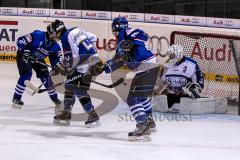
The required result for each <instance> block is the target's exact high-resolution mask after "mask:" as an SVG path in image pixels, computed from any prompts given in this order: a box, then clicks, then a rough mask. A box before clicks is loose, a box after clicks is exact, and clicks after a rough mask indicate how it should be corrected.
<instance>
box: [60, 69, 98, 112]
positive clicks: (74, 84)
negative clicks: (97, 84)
mask: <svg viewBox="0 0 240 160" xmlns="http://www.w3.org/2000/svg"><path fill="white" fill-rule="evenodd" d="M80 74H81V73H78V72H77V70H76V71H75V72H74V73H73V74H72V75H71V76H68V77H67V79H72V78H73V77H76V76H77V75H80ZM90 79H91V78H90ZM90 83H91V82H90V81H88V82H87V81H86V80H83V79H82V78H78V79H76V80H74V81H71V82H69V83H67V84H65V92H64V109H65V110H71V109H72V107H73V105H74V103H75V96H76V97H77V98H78V100H79V102H80V103H81V105H82V107H83V109H84V111H85V112H87V113H90V112H91V111H92V110H93V109H94V106H93V104H92V101H91V98H90V96H89V94H88V90H89V87H90Z"/></svg>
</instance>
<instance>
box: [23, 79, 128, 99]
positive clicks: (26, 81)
mask: <svg viewBox="0 0 240 160" xmlns="http://www.w3.org/2000/svg"><path fill="white" fill-rule="evenodd" d="M78 78H79V77H78ZM78 78H76V79H78ZM76 79H75V78H74V79H70V80H67V81H64V82H60V83H57V84H55V85H54V86H53V88H55V87H57V86H60V85H63V84H66V83H69V82H71V81H73V80H76ZM91 82H92V83H95V84H97V85H100V86H103V87H106V88H114V87H116V86H118V85H120V84H124V85H126V83H124V79H123V78H119V79H118V80H117V81H116V82H114V83H112V84H110V85H106V84H103V83H100V82H97V81H93V80H92V81H91ZM24 84H25V85H26V86H27V87H28V88H30V89H32V90H33V91H34V94H35V93H43V92H46V91H47V90H48V89H40V87H41V86H42V85H41V86H39V87H36V86H35V85H34V84H32V83H31V82H30V81H29V80H25V81H24ZM34 94H32V95H34Z"/></svg>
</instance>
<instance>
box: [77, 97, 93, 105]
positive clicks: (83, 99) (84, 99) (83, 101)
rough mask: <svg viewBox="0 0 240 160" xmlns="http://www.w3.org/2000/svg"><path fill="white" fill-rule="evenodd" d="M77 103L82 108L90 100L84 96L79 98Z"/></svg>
mask: <svg viewBox="0 0 240 160" xmlns="http://www.w3.org/2000/svg"><path fill="white" fill-rule="evenodd" d="M79 101H80V103H81V104H82V106H84V105H86V104H88V103H90V102H91V98H90V97H89V96H84V97H80V98H79Z"/></svg>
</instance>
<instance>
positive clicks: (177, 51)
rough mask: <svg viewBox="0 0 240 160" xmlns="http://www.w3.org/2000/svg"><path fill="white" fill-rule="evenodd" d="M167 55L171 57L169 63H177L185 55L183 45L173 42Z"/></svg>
mask: <svg viewBox="0 0 240 160" xmlns="http://www.w3.org/2000/svg"><path fill="white" fill-rule="evenodd" d="M167 55H168V57H169V63H170V64H172V65H175V64H176V63H177V62H179V61H180V60H181V59H182V57H183V47H182V46H181V45H178V44H173V45H171V46H170V47H169V48H168V50H167Z"/></svg>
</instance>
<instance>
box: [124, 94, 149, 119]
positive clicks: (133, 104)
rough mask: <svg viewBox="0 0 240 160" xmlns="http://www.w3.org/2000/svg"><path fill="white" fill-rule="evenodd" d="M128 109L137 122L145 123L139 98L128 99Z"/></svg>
mask: <svg viewBox="0 0 240 160" xmlns="http://www.w3.org/2000/svg"><path fill="white" fill-rule="evenodd" d="M127 103H128V105H129V109H130V111H131V113H132V115H133V117H134V118H135V120H136V121H137V122H145V121H146V113H145V110H144V107H143V105H142V103H141V100H140V98H139V97H131V96H130V97H128V100H127Z"/></svg>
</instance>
